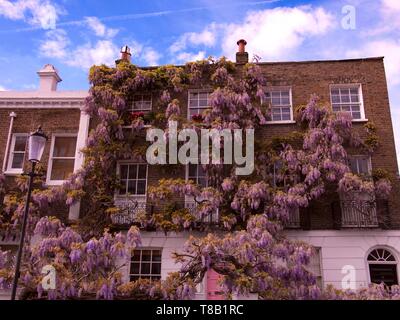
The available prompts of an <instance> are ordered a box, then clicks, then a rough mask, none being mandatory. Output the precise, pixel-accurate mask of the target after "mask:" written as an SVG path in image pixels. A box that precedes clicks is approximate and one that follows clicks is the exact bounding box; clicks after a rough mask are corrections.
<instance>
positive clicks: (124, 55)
mask: <svg viewBox="0 0 400 320" xmlns="http://www.w3.org/2000/svg"><path fill="white" fill-rule="evenodd" d="M131 56H132V54H131V49H130V48H129V47H128V46H123V47H122V48H121V59H118V60H116V61H115V63H116V64H118V63H120V62H121V61H126V62H131Z"/></svg>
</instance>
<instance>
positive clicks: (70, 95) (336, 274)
mask: <svg viewBox="0 0 400 320" xmlns="http://www.w3.org/2000/svg"><path fill="white" fill-rule="evenodd" d="M123 58H127V55H126V54H124V57H123ZM236 59H237V60H236V62H237V64H238V65H239V67H240V65H241V64H243V63H245V62H247V59H248V55H247V53H246V52H245V50H244V45H243V44H240V48H239V52H238V53H237V57H236ZM259 65H260V66H261V68H262V70H263V72H264V73H265V76H266V78H267V81H268V86H267V88H266V93H267V97H268V99H269V100H270V102H271V105H272V115H271V119H270V121H269V123H268V124H267V125H266V126H265V127H264V128H263V129H261V131H260V132H258V133H257V134H260V135H262V136H263V137H265V139H271V138H272V137H274V136H278V135H284V134H287V133H290V132H291V131H293V130H296V127H297V124H296V122H295V120H294V116H293V114H294V112H293V110H294V107H296V106H299V105H304V104H306V103H307V102H308V99H309V97H310V95H311V94H313V93H315V94H317V95H318V96H319V97H320V99H321V101H322V102H325V103H326V104H330V105H331V106H332V108H333V110H334V111H340V110H341V111H348V112H351V114H352V117H353V124H354V130H358V131H360V132H361V129H362V127H363V126H364V125H365V124H366V123H368V122H371V123H374V124H375V126H376V128H377V134H378V136H379V141H380V146H379V147H378V149H377V150H376V152H375V153H374V154H373V155H372V156H369V155H367V154H357V153H352V152H351V150H350V151H349V153H350V154H351V156H350V165H351V168H352V170H353V171H354V172H355V173H360V174H361V173H363V174H371V173H372V171H373V170H376V169H385V170H386V171H388V172H389V173H390V174H391V175H392V176H393V177H396V179H395V180H394V183H393V191H392V196H391V198H390V199H389V201H375V200H374V199H366V200H365V204H363V205H361V206H360V205H357V206H355V205H354V203H353V202H352V201H351V198H349V197H346V196H344V195H339V194H337V193H335V192H328V193H327V194H326V195H325V196H324V197H323V198H321V200H319V201H318V202H315V203H313V204H312V205H311V206H310V208H308V209H307V210H301V211H296V212H293V213H292V214H291V219H290V223H289V224H288V225H287V234H288V236H289V237H290V238H293V239H301V240H304V241H306V242H308V243H310V244H312V245H313V246H315V247H316V248H317V249H318V253H319V255H318V256H316V257H315V259H314V260H313V262H312V265H311V268H312V269H313V271H314V272H315V274H316V275H317V276H318V278H319V281H320V283H321V284H324V285H327V284H333V285H335V286H337V287H339V288H341V287H342V279H343V277H344V276H345V275H346V274H352V272H353V270H354V275H355V278H354V280H355V283H356V286H357V287H362V286H367V285H368V284H369V283H371V282H377V281H381V280H384V281H385V282H386V283H388V284H394V283H396V284H398V283H399V272H400V268H399V262H400V207H399V198H398V197H397V196H396V195H397V194H398V192H399V191H400V190H399V185H398V183H397V176H398V167H397V160H396V152H395V144H394V137H393V129H392V122H391V116H390V106H389V99H388V92H387V84H386V76H385V70H384V64H383V58H382V57H378V58H366V59H352V60H335V61H304V62H276V63H259ZM38 74H39V78H40V86H39V89H38V90H37V91H34V92H19V91H17V92H12V91H8V92H0V160H1V161H2V172H4V173H5V175H6V177H7V184H9V185H10V186H11V185H12V184H13V179H14V177H15V175H18V174H21V173H22V168H23V163H24V154H25V148H26V138H27V135H28V133H29V132H30V131H32V130H34V129H35V128H36V127H37V126H38V125H41V126H42V127H43V129H44V130H45V131H46V133H47V134H48V135H49V136H50V137H51V139H50V142H49V143H48V145H47V147H46V150H45V154H44V159H43V160H42V162H43V164H45V165H46V166H47V179H46V181H47V184H48V185H49V186H52V185H60V184H62V182H63V181H64V180H65V178H66V177H67V176H68V175H69V174H70V173H71V172H73V171H74V170H77V169H78V168H79V167H80V166H81V165H82V161H83V159H82V155H81V154H80V152H79V150H80V149H81V148H82V147H83V146H84V145H85V141H86V138H87V136H88V132H89V130H90V129H91V128H94V126H95V121H93V120H95V119H90V118H89V117H88V116H87V115H86V114H85V113H84V112H83V111H81V109H82V106H83V104H84V99H85V97H86V96H87V92H85V91H58V90H57V83H58V82H59V81H61V79H60V77H59V75H58V73H57V70H56V69H55V68H54V67H53V66H51V65H46V66H45V67H44V68H43V69H42V70H40V71H39V72H38ZM209 93H210V91H208V90H207V89H204V88H190V89H189V90H188V91H186V92H183V93H181V94H179V95H178V96H177V98H178V99H179V100H180V103H181V106H187V108H184V110H183V112H186V114H187V115H188V117H190V116H191V115H193V114H196V113H199V112H201V111H202V110H204V109H205V108H207V106H208V96H209ZM156 99H157V97H154V96H153V97H152V96H151V95H149V94H142V95H137V96H136V98H135V101H134V103H133V105H132V110H133V111H143V112H147V111H150V110H152V108H154V106H155V105H157V103H156ZM116 170H117V172H118V173H119V175H120V177H121V179H122V181H123V182H124V183H125V188H122V189H121V190H119V191H117V192H116V195H115V202H116V204H117V205H119V206H122V207H127V212H128V214H126V215H120V216H114V218H113V219H114V220H113V221H114V222H115V224H121V225H129V223H130V221H131V218H132V216H133V215H135V213H136V212H137V210H149V208H148V205H147V203H148V202H147V198H146V189H147V187H148V186H149V185H154V184H156V183H157V181H158V180H159V179H160V178H177V177H181V178H185V179H192V180H194V181H195V182H196V183H199V184H201V185H206V184H207V177H206V176H205V173H204V172H203V170H202V169H201V167H200V166H197V165H190V166H188V167H185V166H182V168H181V170H180V171H179V170H178V172H175V171H174V172H164V171H160V169H157V168H155V167H152V166H149V165H147V164H144V163H134V162H130V161H121V162H120V163H119V164H118V166H117V168H116ZM132 172H133V178H132ZM132 185H134V188H133V187H132ZM128 194H129V196H128ZM132 199H133V200H134V201H135V205H134V206H133V207H130V204H131V203H132ZM371 200H372V201H371ZM181 201H182V202H183V203H184V204H185V206H186V207H188V208H190V207H191V206H192V205H193V200H191V199H188V198H186V199H184V198H183V199H181ZM67 210H68V211H69V212H68V216H69V218H70V219H72V220H73V219H79V215H80V206H79V204H78V205H75V206H73V207H71V208H69V209H67ZM81 214H82V213H81ZM142 237H143V248H142V249H140V250H137V251H135V253H134V254H133V256H132V261H131V262H132V263H130V264H128V267H127V268H126V270H125V277H126V280H127V281H128V280H129V279H136V278H138V277H152V278H155V279H157V278H165V277H166V276H167V274H168V272H171V271H176V270H177V269H178V266H177V265H175V263H174V260H173V259H172V258H171V252H172V251H175V250H179V248H181V247H182V244H183V243H184V240H185V239H186V238H187V237H188V233H179V234H173V233H170V234H168V235H167V236H166V235H165V234H164V233H163V232H144V233H143V236H142ZM0 241H1V239H0ZM15 243H16V242H12V243H4V242H0V246H12V245H15ZM214 283H215V274H213V273H211V272H210V273H209V274H208V276H207V277H206V279H204V281H203V285H202V286H199V288H198V298H210V299H212V298H213V297H215V292H214V291H213V288H214V287H215V286H214Z"/></svg>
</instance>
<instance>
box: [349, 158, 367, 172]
mask: <svg viewBox="0 0 400 320" xmlns="http://www.w3.org/2000/svg"><path fill="white" fill-rule="evenodd" d="M349 166H350V169H351V172H352V173H354V174H360V175H370V174H371V171H372V168H371V157H369V156H364V155H360V156H349Z"/></svg>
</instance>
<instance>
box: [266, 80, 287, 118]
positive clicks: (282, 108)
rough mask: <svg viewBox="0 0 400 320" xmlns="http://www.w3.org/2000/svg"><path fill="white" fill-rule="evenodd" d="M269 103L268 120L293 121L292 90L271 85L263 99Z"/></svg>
mask: <svg viewBox="0 0 400 320" xmlns="http://www.w3.org/2000/svg"><path fill="white" fill-rule="evenodd" d="M263 102H266V103H267V104H269V105H270V108H271V109H270V116H269V119H268V120H269V122H272V123H274V122H276V123H290V122H293V105H292V90H291V88H288V87H283V88H282V87H272V88H268V89H267V90H266V92H265V101H263Z"/></svg>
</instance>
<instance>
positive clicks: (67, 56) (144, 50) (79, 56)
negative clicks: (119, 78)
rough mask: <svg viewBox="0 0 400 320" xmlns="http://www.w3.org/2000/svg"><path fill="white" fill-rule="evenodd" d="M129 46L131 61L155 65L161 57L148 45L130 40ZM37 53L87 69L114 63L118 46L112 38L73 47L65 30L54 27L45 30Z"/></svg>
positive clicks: (117, 53) (117, 55) (118, 52)
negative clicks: (44, 37) (43, 38)
mask: <svg viewBox="0 0 400 320" xmlns="http://www.w3.org/2000/svg"><path fill="white" fill-rule="evenodd" d="M106 29H107V27H106ZM130 47H131V48H132V53H133V57H132V62H133V63H136V64H138V63H140V62H144V63H145V64H146V65H157V64H158V61H159V59H160V58H161V54H160V53H159V52H157V51H156V50H155V49H154V48H152V47H150V46H143V45H140V44H139V43H138V42H135V41H132V43H131V44H130ZM39 54H40V55H41V56H43V57H47V58H55V59H59V60H61V62H62V63H64V64H67V65H69V66H73V67H78V68H82V69H84V70H87V69H89V68H90V67H91V66H92V65H100V64H106V65H110V66H111V65H114V63H115V60H116V59H118V57H119V55H120V47H119V46H117V45H116V44H115V43H114V42H113V40H112V39H98V40H96V41H93V42H91V41H88V42H86V43H84V44H81V45H78V46H77V47H73V44H72V42H71V40H70V38H69V37H68V34H67V33H66V31H65V30H63V29H56V30H50V31H48V32H46V39H45V40H43V41H42V43H41V45H40V48H39Z"/></svg>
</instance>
